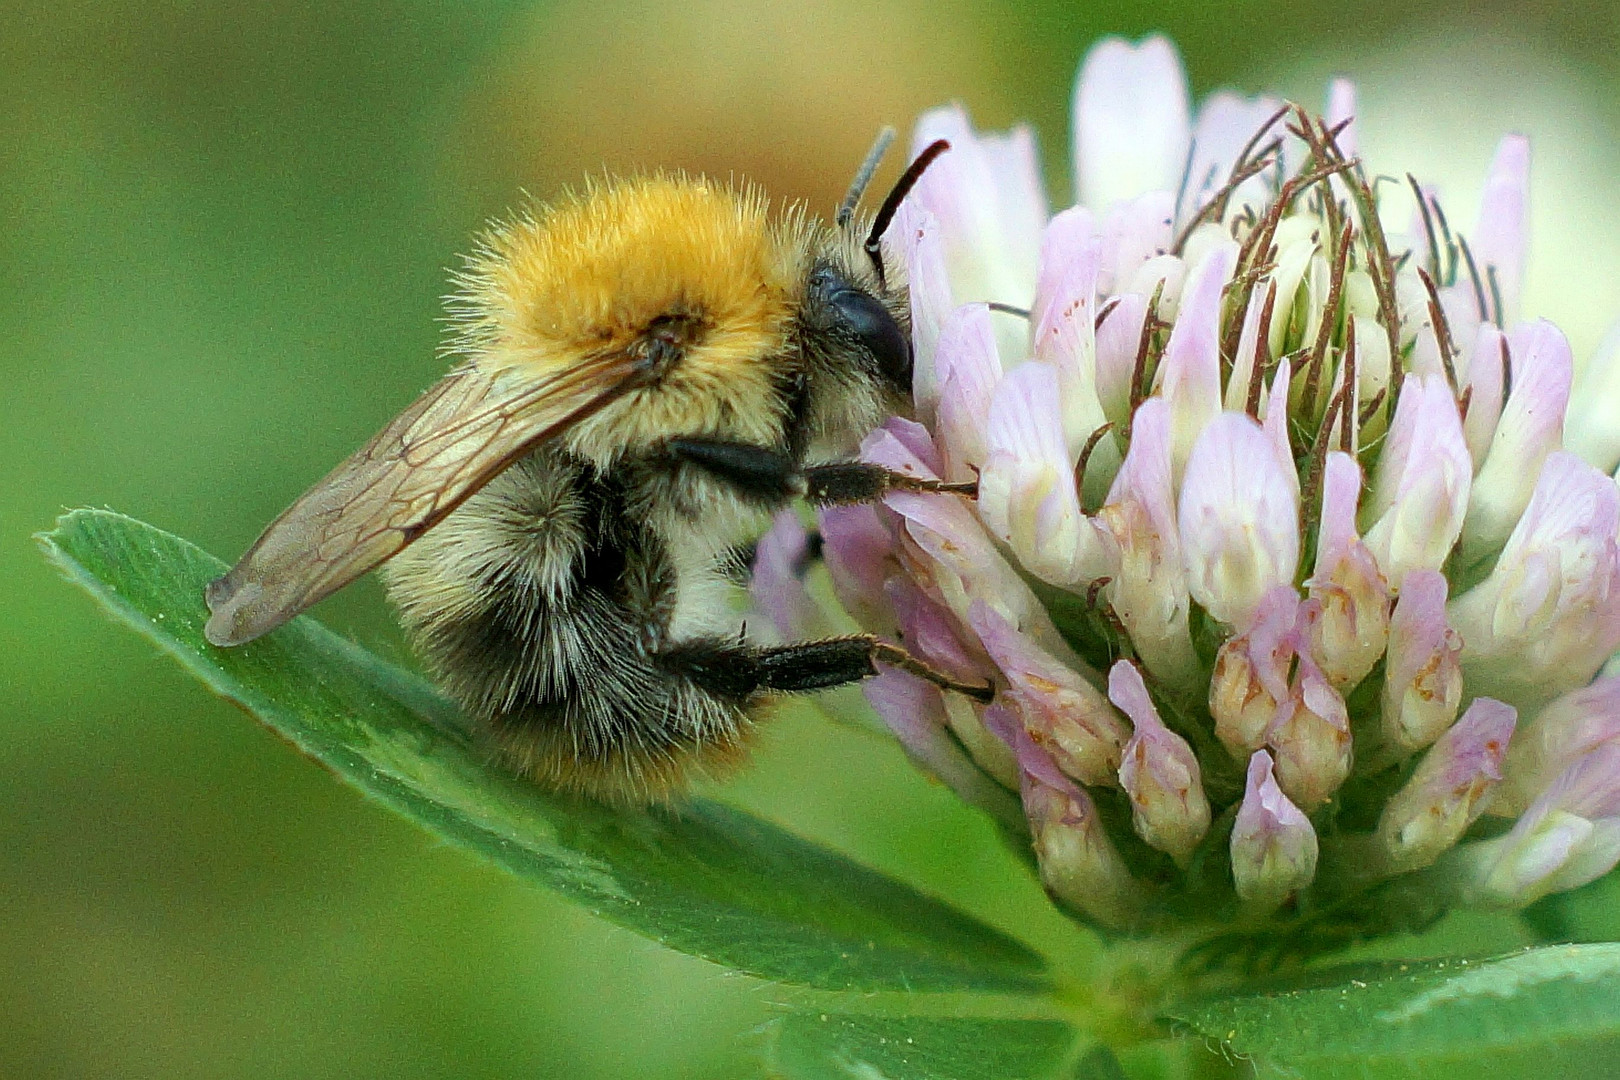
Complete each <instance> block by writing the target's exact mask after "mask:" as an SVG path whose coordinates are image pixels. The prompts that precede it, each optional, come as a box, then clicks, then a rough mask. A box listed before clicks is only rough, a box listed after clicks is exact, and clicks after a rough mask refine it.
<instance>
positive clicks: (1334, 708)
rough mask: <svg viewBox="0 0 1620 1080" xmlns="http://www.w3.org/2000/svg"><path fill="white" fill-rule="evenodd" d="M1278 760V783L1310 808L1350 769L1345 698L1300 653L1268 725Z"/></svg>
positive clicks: (1268, 737)
mask: <svg viewBox="0 0 1620 1080" xmlns="http://www.w3.org/2000/svg"><path fill="white" fill-rule="evenodd" d="M1266 745H1268V746H1270V747H1271V752H1272V756H1273V757H1274V758H1275V759H1276V762H1277V783H1278V784H1279V785H1280V786H1281V787H1282V789H1283V790H1284V791H1285V792H1287V793H1288V797H1289V798H1290V799H1292V800H1293V801H1294V802H1295V803H1297V804H1299V805H1300V806H1301V807H1303V808H1305V809H1306V810H1314V809H1315V808H1316V807H1318V806H1320V805H1321V804H1322V803H1325V802H1327V801H1328V799H1329V798H1330V797H1332V795H1333V793H1334V792H1335V791H1337V790H1339V785H1340V784H1342V783H1344V778H1345V777H1346V776H1349V775H1350V717H1349V714H1348V713H1346V711H1345V707H1344V698H1342V697H1340V696H1339V692H1338V691H1337V690H1335V689H1333V687H1332V685H1331V684H1330V683H1329V682H1328V681H1327V677H1326V676H1325V675H1323V674H1322V669H1321V668H1319V667H1317V666H1316V662H1315V661H1313V660H1312V659H1311V658H1310V657H1309V656H1307V655H1304V654H1301V655H1300V656H1299V662H1298V664H1297V666H1296V667H1295V670H1294V685H1293V687H1292V688H1291V689H1290V691H1289V695H1288V699H1287V700H1286V701H1284V702H1282V703H1281V704H1280V705H1278V707H1277V718H1276V719H1275V720H1273V721H1272V722H1271V727H1269V728H1268V729H1266Z"/></svg>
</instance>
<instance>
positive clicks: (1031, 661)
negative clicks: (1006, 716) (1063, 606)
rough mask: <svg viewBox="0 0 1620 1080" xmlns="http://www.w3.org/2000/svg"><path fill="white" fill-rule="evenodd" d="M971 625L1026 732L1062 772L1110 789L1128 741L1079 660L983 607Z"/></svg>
mask: <svg viewBox="0 0 1620 1080" xmlns="http://www.w3.org/2000/svg"><path fill="white" fill-rule="evenodd" d="M968 622H969V624H970V625H971V626H972V627H973V629H974V631H975V632H977V633H978V635H979V640H980V641H982V642H983V643H984V648H985V651H986V652H988V653H989V654H990V657H991V659H993V660H994V661H995V662H996V664H997V666H998V667H1000V668H1001V671H1002V674H1004V675H1005V676H1006V677H1007V681H1008V682H1009V683H1010V684H1011V685H1010V687H1009V689H1008V690H1007V691H1006V696H1007V697H1008V698H1009V699H1010V701H1011V702H1012V703H1013V704H1014V705H1016V707H1017V710H1018V713H1019V719H1020V720H1022V722H1023V729H1024V731H1026V732H1027V733H1028V735H1029V737H1030V738H1031V739H1032V740H1033V741H1034V742H1035V743H1036V744H1037V745H1038V746H1040V748H1041V749H1042V750H1043V751H1044V752H1046V753H1048V754H1050V755H1051V757H1052V760H1054V761H1055V762H1056V763H1057V766H1058V768H1060V769H1062V770H1063V772H1064V773H1066V774H1068V775H1069V776H1071V777H1073V778H1074V779H1076V780H1079V781H1080V782H1081V783H1083V784H1105V785H1112V784H1114V783H1115V782H1116V779H1117V774H1118V772H1119V762H1120V755H1121V753H1122V752H1123V747H1124V745H1125V740H1126V739H1127V738H1128V737H1129V735H1128V733H1127V731H1126V729H1125V724H1124V722H1123V721H1122V720H1121V719H1120V718H1119V715H1118V714H1117V713H1115V712H1114V710H1113V707H1112V706H1110V705H1109V704H1108V699H1107V698H1105V697H1103V695H1102V694H1101V692H1099V691H1098V690H1097V688H1096V687H1094V686H1092V685H1091V683H1089V682H1087V681H1086V680H1085V679H1084V678H1082V677H1081V675H1080V669H1081V668H1083V667H1084V665H1083V664H1082V663H1081V662H1080V660H1079V659H1078V658H1075V657H1072V656H1070V657H1067V658H1065V659H1060V658H1058V657H1056V656H1053V655H1052V654H1050V653H1048V652H1047V651H1046V650H1044V649H1042V648H1041V647H1040V646H1038V645H1036V644H1035V642H1034V641H1032V640H1031V639H1030V637H1029V636H1028V635H1027V634H1021V633H1019V632H1018V630H1017V629H1016V628H1014V627H1013V626H1012V624H1010V623H1009V622H1007V621H1006V620H1005V619H1004V618H1002V617H1001V616H1000V615H998V614H997V613H996V612H995V611H994V610H993V609H992V608H990V607H989V606H987V605H985V604H975V605H974V606H973V609H972V610H971V611H970V612H969V614H968Z"/></svg>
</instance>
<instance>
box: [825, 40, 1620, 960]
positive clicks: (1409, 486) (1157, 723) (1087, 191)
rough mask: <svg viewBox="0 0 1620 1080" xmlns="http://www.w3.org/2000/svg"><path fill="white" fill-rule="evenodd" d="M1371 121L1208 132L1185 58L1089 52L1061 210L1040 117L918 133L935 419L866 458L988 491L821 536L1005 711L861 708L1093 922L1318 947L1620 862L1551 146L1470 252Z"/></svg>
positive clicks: (922, 316)
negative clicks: (926, 151) (998, 816)
mask: <svg viewBox="0 0 1620 1080" xmlns="http://www.w3.org/2000/svg"><path fill="white" fill-rule="evenodd" d="M1357 124H1358V120H1357V118H1356V116H1355V92H1354V87H1353V85H1351V84H1350V83H1348V82H1344V81H1339V82H1336V83H1334V85H1333V86H1332V87H1331V88H1330V91H1329V94H1328V103H1327V106H1326V109H1325V111H1324V113H1323V114H1321V115H1318V114H1316V113H1315V112H1313V111H1311V110H1308V109H1305V108H1302V107H1299V106H1297V105H1290V104H1284V103H1282V102H1280V101H1276V100H1272V99H1269V98H1264V97H1262V98H1257V99H1244V98H1240V97H1238V96H1236V95H1232V94H1225V93H1222V94H1216V95H1214V96H1212V97H1210V98H1209V99H1207V100H1205V101H1204V102H1203V103H1202V104H1201V105H1199V106H1198V107H1197V108H1194V107H1193V106H1192V104H1191V101H1190V98H1189V96H1188V92H1187V86H1186V80H1185V76H1184V75H1183V72H1182V68H1181V65H1180V61H1179V59H1178V58H1177V56H1176V53H1175V50H1174V49H1173V47H1172V46H1171V45H1170V44H1169V43H1168V42H1167V41H1165V40H1164V39H1162V38H1150V39H1148V40H1146V41H1144V42H1142V43H1140V44H1131V43H1128V42H1125V41H1122V40H1108V41H1104V42H1102V43H1100V44H1099V45H1097V46H1096V47H1095V48H1093V49H1092V50H1091V52H1090V54H1089V55H1088V56H1087V58H1086V60H1085V62H1084V64H1083V66H1082V68H1081V70H1080V74H1079V78H1078V81H1077V84H1076V88H1075V92H1074V124H1073V140H1072V145H1073V155H1074V156H1073V161H1072V166H1073V175H1074V176H1075V178H1076V191H1075V197H1074V200H1073V201H1074V205H1073V206H1071V207H1069V208H1067V209H1063V210H1061V211H1059V212H1057V213H1056V214H1053V213H1051V212H1050V211H1049V209H1048V204H1047V201H1046V198H1045V195H1044V193H1043V191H1042V186H1041V183H1040V180H1039V172H1038V167H1037V163H1036V158H1035V152H1034V145H1033V139H1032V137H1031V135H1030V133H1029V132H1028V131H1027V130H1026V129H1022V128H1020V129H1015V130H1014V131H1012V132H1010V133H1007V134H1002V135H987V134H981V133H978V132H976V131H975V130H974V129H973V128H972V126H971V124H970V122H969V120H968V118H967V116H966V114H965V113H964V112H963V111H962V110H961V109H960V108H956V107H952V108H945V109H940V110H936V111H934V112H932V113H929V114H928V115H926V116H925V117H924V118H923V119H922V121H921V122H920V123H919V125H918V129H917V132H916V145H917V147H918V148H920V147H922V146H924V145H926V144H928V143H929V142H931V141H932V140H934V139H936V138H940V137H944V138H948V139H949V140H950V142H951V149H950V150H949V152H948V153H946V154H945V155H944V156H943V157H941V158H940V159H939V161H938V163H937V165H936V166H935V167H933V168H931V169H929V170H928V171H927V172H926V173H925V174H924V175H923V177H922V179H921V181H920V182H919V183H918V184H917V186H916V188H915V190H914V192H913V194H912V195H911V197H910V198H909V199H908V200H907V201H906V203H905V204H904V205H903V206H902V208H901V211H900V213H899V215H898V217H897V218H896V221H895V224H894V227H893V230H892V232H891V233H890V234H889V236H888V240H887V242H888V244H889V245H890V251H891V253H892V256H893V258H894V259H896V260H899V261H903V262H904V264H905V265H906V267H907V270H908V272H909V279H908V280H909V289H910V299H911V307H912V315H913V328H914V334H915V349H916V371H917V374H916V382H915V403H914V404H915V411H914V419H911V420H901V419H895V420H891V421H889V422H888V423H887V424H886V425H885V426H884V428H882V429H880V430H879V431H878V432H876V433H874V434H873V436H872V437H871V438H870V439H868V441H867V443H866V446H865V450H864V453H865V456H866V458H867V460H871V461H876V462H880V463H882V464H885V465H887V466H889V467H891V468H901V469H903V470H905V471H910V472H913V473H918V472H922V473H927V474H930V475H938V476H943V477H947V478H949V479H952V480H957V481H960V480H970V479H973V478H974V477H977V479H978V488H977V498H976V499H974V500H964V499H958V498H952V497H948V496H940V495H928V494H917V493H912V492H898V491H897V492H894V493H892V494H890V495H889V496H888V497H886V499H885V501H884V503H883V504H882V505H881V506H878V507H868V508H859V509H853V510H852V509H833V510H829V511H826V512H824V513H823V518H822V530H823V535H824V536H825V538H826V549H827V557H828V561H829V563H830V565H831V567H832V570H833V576H834V582H835V587H836V588H837V590H838V592H839V595H840V596H842V597H843V598H844V599H845V602H846V607H847V609H848V611H849V613H850V614H851V615H853V616H855V618H856V619H857V620H858V621H860V622H862V623H863V624H864V625H865V626H866V627H867V628H869V629H871V630H873V631H875V632H880V633H895V634H898V635H899V637H900V638H901V640H902V641H903V642H904V644H905V645H906V646H907V647H908V648H909V649H911V650H912V651H913V652H915V653H916V654H917V655H918V656H919V657H920V658H921V659H923V660H924V661H926V662H928V663H930V664H933V665H936V666H937V667H939V668H940V669H941V670H943V671H946V672H949V673H951V674H952V675H954V676H956V677H959V678H963V679H981V680H988V681H989V682H990V683H992V684H993V685H994V686H995V688H996V691H997V693H996V696H995V700H994V702H992V703H991V704H989V705H979V704H974V703H971V702H968V701H966V700H961V701H954V702H950V703H948V704H947V702H946V699H950V698H953V697H955V695H950V694H945V695H941V694H939V693H938V692H937V691H934V690H933V689H932V688H931V687H920V688H919V686H915V685H912V684H911V683H909V682H907V683H904V684H902V683H900V682H898V681H897V680H902V679H907V680H909V679H911V677H910V676H903V675H902V674H901V673H896V672H885V673H884V674H883V675H882V676H880V678H879V679H878V680H877V681H876V682H875V683H874V684H873V686H872V687H870V688H869V697H870V698H871V699H872V701H873V703H874V704H875V705H876V706H877V708H878V711H879V712H880V713H881V714H882V715H883V717H884V718H885V720H886V721H887V722H888V723H889V725H890V726H891V727H892V728H893V729H894V731H895V732H896V733H897V734H898V735H899V736H900V738H901V739H902V741H903V742H904V743H905V745H906V746H907V748H908V750H910V752H911V753H912V756H913V758H914V759H915V760H916V761H917V762H918V763H919V764H920V765H921V767H923V768H924V769H927V770H929V771H931V772H933V773H935V774H936V775H937V776H939V777H940V778H941V779H943V780H945V781H946V782H947V783H949V784H951V786H952V787H953V788H954V789H955V790H956V791H958V792H959V793H961V794H962V795H963V796H964V797H965V798H969V799H971V800H973V801H975V802H977V803H978V804H979V805H983V806H986V807H991V806H992V805H993V804H997V803H998V800H999V801H1000V802H1001V804H1002V805H1003V806H1004V803H1005V800H1006V799H1007V798H1008V797H1016V798H1017V799H1019V800H1020V801H1021V804H1022V808H1023V811H1024V816H1025V819H1026V821H1027V831H1028V835H1029V836H1030V838H1031V840H1030V842H1031V844H1032V846H1033V849H1034V853H1035V856H1036V859H1037V861H1038V863H1039V867H1040V872H1041V877H1042V880H1043V881H1044V882H1045V883H1046V885H1047V887H1048V889H1049V891H1050V892H1051V893H1052V895H1053V896H1054V897H1055V898H1056V899H1057V900H1058V901H1059V902H1060V903H1061V904H1063V905H1064V906H1066V907H1067V908H1069V909H1070V910H1072V911H1073V912H1075V913H1077V914H1078V915H1079V916H1080V917H1081V918H1082V919H1084V920H1086V921H1088V922H1090V923H1092V924H1094V925H1097V926H1100V927H1103V928H1105V929H1109V930H1113V931H1122V932H1134V931H1146V930H1155V929H1162V928H1166V927H1174V928H1184V929H1185V928H1191V929H1193V930H1194V931H1195V932H1202V933H1204V934H1205V935H1206V936H1207V937H1208V938H1210V939H1227V940H1235V939H1236V938H1237V937H1240V936H1242V935H1249V936H1250V938H1251V939H1252V938H1253V937H1256V936H1259V935H1270V936H1272V937H1274V938H1276V939H1278V940H1287V941H1297V942H1305V941H1307V940H1309V941H1313V942H1316V943H1317V944H1315V945H1310V946H1306V945H1303V944H1302V945H1301V946H1300V948H1302V949H1304V948H1307V947H1312V948H1314V947H1321V943H1322V942H1328V943H1334V942H1338V941H1343V940H1348V939H1349V938H1350V937H1352V936H1354V935H1357V934H1363V933H1368V932H1376V931H1378V930H1380V929H1393V928H1395V927H1403V926H1409V925H1410V924H1411V922H1412V920H1413V919H1414V918H1418V917H1426V915H1425V912H1426V913H1427V915H1432V914H1433V913H1434V912H1436V911H1440V910H1444V909H1445V908H1446V907H1447V906H1452V905H1463V904H1480V905H1491V906H1505V907H1515V906H1521V905H1523V904H1526V903H1529V902H1531V901H1533V900H1535V899H1536V898H1538V897H1540V896H1543V895H1545V894H1546V893H1548V892H1549V891H1553V890H1557V889H1565V888H1570V887H1573V886H1574V885H1577V884H1580V883H1583V882H1585V881H1589V880H1591V879H1592V878H1593V877H1595V876H1597V875H1600V874H1602V873H1606V872H1607V871H1608V870H1609V869H1611V868H1612V867H1613V866H1614V865H1615V863H1616V861H1617V860H1620V757H1617V755H1620V689H1617V687H1620V675H1617V676H1605V677H1599V669H1600V668H1601V667H1602V666H1603V664H1604V663H1605V662H1606V661H1607V660H1608V659H1609V658H1610V657H1611V656H1612V655H1613V654H1614V653H1615V650H1616V648H1617V647H1620V547H1617V542H1620V488H1617V486H1616V483H1615V480H1614V479H1613V478H1612V476H1611V474H1612V473H1613V472H1614V470H1615V468H1616V466H1617V465H1620V435H1616V431H1620V424H1617V423H1615V422H1614V417H1615V416H1616V409H1617V408H1620V378H1617V377H1616V375H1615V372H1616V371H1617V370H1620V332H1617V333H1616V334H1614V335H1611V339H1610V341H1609V342H1608V343H1607V344H1606V345H1605V346H1604V348H1603V350H1602V351H1601V352H1600V354H1599V355H1598V356H1597V357H1595V358H1594V360H1593V361H1592V363H1591V364H1589V365H1588V367H1587V369H1586V370H1585V372H1584V373H1583V375H1582V377H1581V382H1580V384H1579V386H1580V389H1579V391H1578V392H1576V393H1575V396H1574V398H1573V399H1572V390H1574V389H1575V388H1576V385H1577V384H1576V380H1575V377H1574V371H1575V364H1574V360H1573V357H1572V355H1571V351H1570V347H1569V345H1568V343H1567V341H1566V340H1565V338H1564V336H1563V335H1562V334H1561V333H1560V332H1559V330H1558V329H1557V328H1556V327H1555V326H1553V325H1552V324H1551V323H1548V322H1546V321H1544V320H1537V319H1533V318H1531V319H1526V318H1524V317H1522V316H1521V314H1520V312H1519V308H1520V287H1521V282H1522V281H1523V279H1524V273H1525V264H1526V257H1527V235H1528V206H1529V198H1528V194H1529V181H1530V146H1529V143H1528V141H1527V140H1526V139H1525V138H1523V137H1521V136H1517V135H1510V136H1508V137H1507V138H1505V139H1503V140H1502V142H1501V144H1500V146H1499V147H1498V150H1497V152H1496V155H1495V158H1494V160H1493V161H1492V162H1491V164H1490V166H1489V170H1488V173H1487V175H1486V177H1485V181H1484V197H1483V200H1482V204H1481V210H1480V214H1479V218H1478V220H1477V221H1476V222H1475V223H1473V225H1472V227H1471V228H1468V229H1466V230H1464V229H1459V228H1458V227H1457V226H1456V224H1454V223H1451V222H1450V221H1449V220H1448V219H1447V218H1446V216H1445V214H1444V212H1443V209H1442V205H1441V202H1440V199H1439V196H1438V194H1437V193H1436V192H1435V191H1434V190H1433V189H1432V188H1429V187H1426V186H1424V185H1423V184H1422V183H1420V182H1419V181H1418V180H1416V179H1412V180H1411V181H1410V183H1409V184H1408V183H1387V182H1385V176H1386V174H1387V173H1389V172H1390V171H1391V170H1392V169H1398V168H1399V163H1398V162H1394V163H1385V162H1379V163H1377V168H1376V170H1375V169H1374V168H1373V167H1372V166H1371V165H1370V164H1368V163H1364V162H1363V161H1362V160H1361V159H1360V157H1359V156H1358V151H1357ZM1375 177H1377V178H1378V179H1374V178H1375ZM922 612H926V615H924V614H922ZM902 690H903V691H904V692H901V691H902ZM1414 875H1423V876H1424V877H1423V879H1422V882H1421V884H1423V886H1424V888H1422V889H1413V888H1411V887H1410V886H1411V885H1412V884H1413V883H1414V881H1417V880H1418V879H1417V878H1415V877H1414ZM1414 895H1422V896H1424V897H1425V898H1426V899H1425V904H1426V905H1428V906H1427V907H1426V908H1425V909H1424V912H1416V911H1413V910H1406V909H1403V908H1402V904H1403V903H1404V902H1405V901H1403V899H1402V898H1403V897H1410V896H1414ZM1330 912H1331V913H1336V914H1333V915H1329V914H1326V913H1330ZM1347 912H1349V913H1353V914H1352V915H1346V913H1347ZM1195 936H1196V933H1195Z"/></svg>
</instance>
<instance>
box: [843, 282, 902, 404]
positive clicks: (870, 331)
mask: <svg viewBox="0 0 1620 1080" xmlns="http://www.w3.org/2000/svg"><path fill="white" fill-rule="evenodd" d="M828 302H829V303H831V304H832V307H833V310H834V311H836V312H837V313H838V319H839V320H840V321H841V322H842V323H843V324H844V328H845V329H846V330H848V331H849V333H851V334H853V335H854V337H855V340H857V341H859V342H860V343H861V346H862V348H864V349H865V350H866V351H867V352H869V353H871V354H872V359H873V360H875V361H876V362H877V370H878V374H879V375H881V376H883V378H885V379H887V380H888V381H889V382H891V383H893V384H894V386H895V387H896V388H897V389H899V390H901V391H909V390H910V389H911V342H909V341H907V340H906V335H905V334H904V333H902V332H901V330H900V324H899V323H897V322H895V321H894V316H893V315H891V314H890V313H889V309H888V308H886V307H884V306H883V303H882V301H880V300H878V299H877V297H875V296H872V295H871V294H870V293H866V292H862V291H861V290H860V289H840V290H838V291H837V292H835V293H833V294H832V296H830V297H828Z"/></svg>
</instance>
